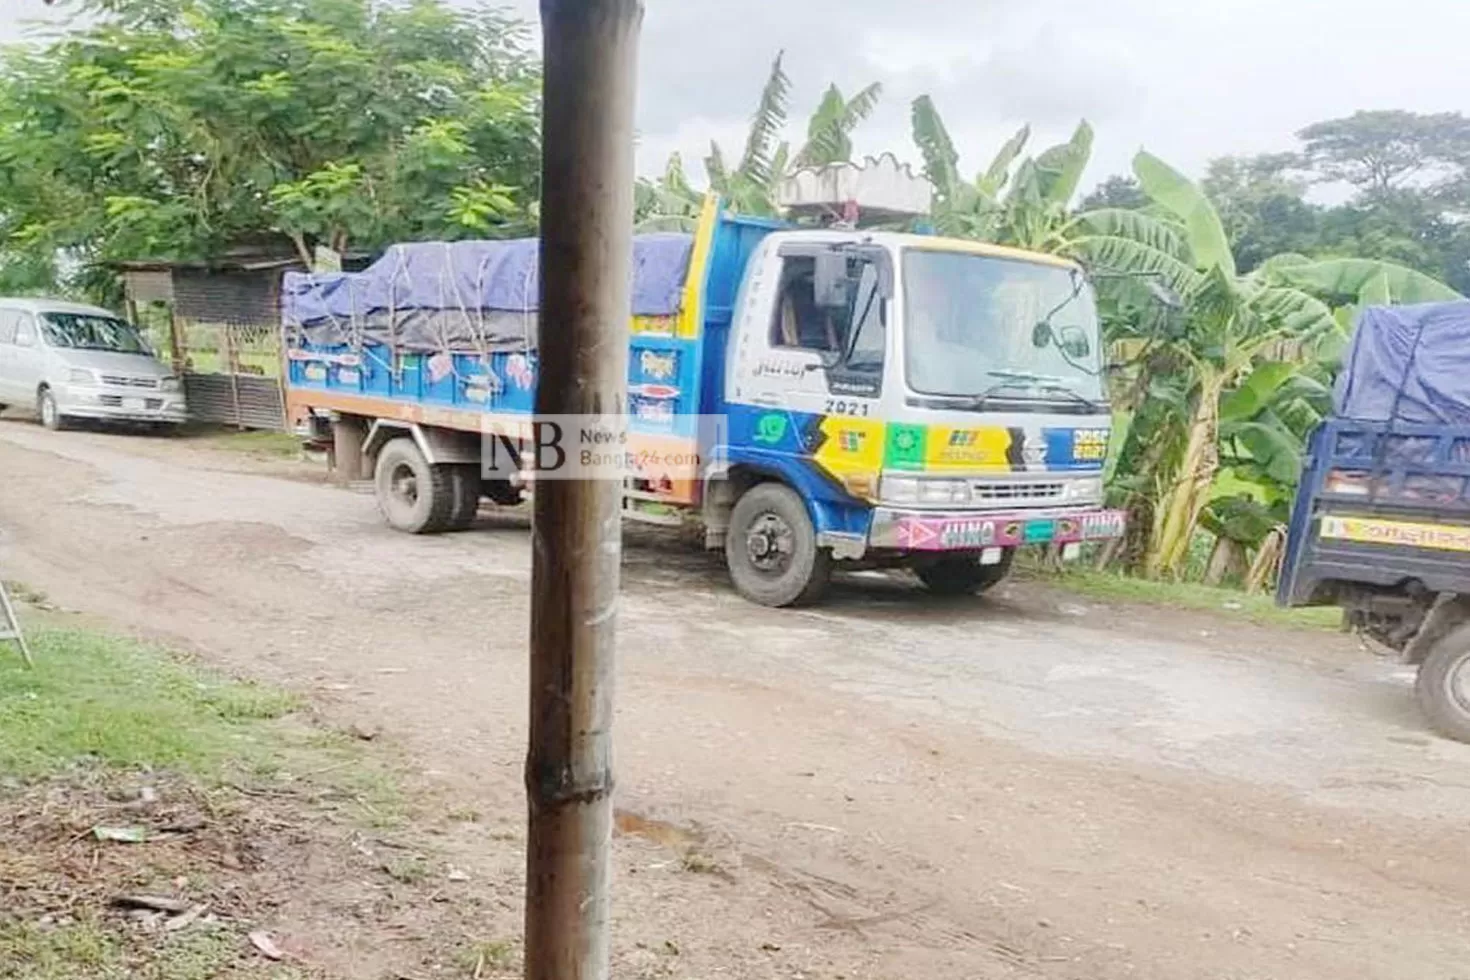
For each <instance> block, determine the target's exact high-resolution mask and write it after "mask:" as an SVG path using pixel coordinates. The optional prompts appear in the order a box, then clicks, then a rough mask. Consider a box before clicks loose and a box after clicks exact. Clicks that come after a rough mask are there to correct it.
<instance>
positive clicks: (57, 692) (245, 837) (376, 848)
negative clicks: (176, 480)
mask: <svg viewBox="0 0 1470 980" xmlns="http://www.w3.org/2000/svg"><path fill="white" fill-rule="evenodd" d="M15 591H16V592H17V593H18V594H19V595H20V597H21V598H22V599H23V600H24V601H25V604H24V605H23V606H22V608H23V610H24V613H23V619H24V620H25V621H26V623H27V625H28V627H29V630H28V632H29V639H30V642H31V646H32V650H33V652H34V654H35V660H36V665H35V667H34V669H27V668H26V667H25V666H24V664H23V662H22V661H21V659H20V657H19V656H18V654H17V652H16V651H15V650H13V649H12V647H11V646H10V645H8V644H0V976H3V977H6V978H7V980H125V978H126V980H132V978H138V980H210V978H216V977H232V978H242V980H304V978H307V977H321V976H328V975H336V973H337V971H336V970H333V969H331V964H333V963H334V962H335V961H336V959H340V955H339V954H338V953H335V952H334V950H340V949H345V948H346V946H347V945H348V944H353V945H354V946H355V948H356V952H355V953H354V954H353V955H366V956H369V957H371V958H378V959H380V960H381V962H382V963H384V964H385V965H386V966H387V968H389V969H392V968H395V967H397V968H401V969H402V971H403V972H404V973H405V974H407V975H412V974H413V972H414V971H416V970H419V969H432V970H434V971H436V972H438V973H439V975H444V976H451V977H453V976H470V975H471V973H470V971H469V970H467V969H466V970H461V969H460V968H459V967H458V966H457V965H456V964H457V963H458V962H459V961H460V960H463V959H464V958H465V956H466V954H465V949H466V948H468V947H469V946H470V945H471V938H469V937H474V936H476V935H482V933H480V932H478V931H477V930H481V929H483V927H484V926H483V923H482V922H474V921H472V920H471V919H465V920H463V921H462V920H461V918H460V916H461V915H462V914H463V915H466V916H473V914H474V910H475V909H476V908H478V907H479V899H470V898H469V897H468V894H469V893H468V892H465V889H466V888H467V887H468V886H465V885H459V886H457V887H459V888H460V890H461V893H462V895H463V896H464V897H465V898H466V900H465V901H464V902H463V903H461V906H459V907H456V906H455V905H450V904H435V903H432V902H429V901H428V896H431V895H432V894H434V893H436V891H437V892H442V891H443V889H444V888H445V887H446V885H445V882H446V880H453V879H446V873H447V872H446V867H447V866H446V864H445V862H444V860H443V858H442V855H439V854H438V853H437V852H436V850H435V847H434V845H433V844H432V842H428V841H426V840H425V839H424V838H423V837H422V836H421V834H418V833H416V832H415V830H416V825H417V822H418V821H419V820H420V819H421V818H420V816H419V814H418V812H417V811H416V810H415V809H414V807H412V806H410V805H409V803H408V801H407V799H406V795H405V793H404V792H403V791H402V790H401V788H400V786H401V784H400V781H399V779H398V776H397V775H396V770H395V768H394V765H393V762H392V760H391V758H385V756H386V753H385V751H384V750H381V749H379V748H377V747H376V746H371V747H369V746H367V745H366V744H365V743H364V742H363V741H362V738H361V737H360V736H355V735H353V734H351V733H339V732H335V731H331V730H325V729H322V728H320V727H317V726H315V725H313V724H311V723H310V721H309V720H308V719H307V718H306V711H305V706H304V705H303V703H302V702H301V701H300V700H299V699H298V698H296V697H294V696H292V695H289V694H286V693H284V692H281V691H279V690H275V689H273V688H269V687H266V686H263V685H259V684H252V683H246V682H240V681H236V680H231V679H229V678H226V677H222V676H220V675H218V674H215V673H213V672H210V671H206V670H203V669H201V668H199V667H198V666H196V665H194V664H192V663H191V662H189V661H188V660H187V659H185V658H181V657H179V656H177V655H175V654H173V653H170V652H169V651H166V650H163V649H160V648H157V647H154V646H152V645H149V644H145V643H139V642H136V641H133V640H128V639H123V638H120V637H117V636H113V635H110V634H108V633H104V632H98V631H97V630H95V629H92V628H88V627H83V626H81V625H79V624H78V623H77V622H75V621H74V620H73V618H72V617H70V616H67V615H65V614H61V613H59V612H56V611H54V610H51V611H47V610H46V606H47V604H46V603H45V602H44V600H43V598H42V597H39V596H38V595H37V594H36V593H34V592H33V591H31V590H28V589H23V588H20V589H16V590H15ZM365 910H370V911H365ZM404 910H410V911H411V913H412V914H413V915H416V916H417V919H416V924H415V929H416V930H417V933H418V934H419V936H420V940H419V941H418V942H417V943H416V944H411V945H410V946H409V947H408V948H404V946H403V945H402V944H400V945H399V947H398V948H392V949H382V948H375V947H383V946H384V945H385V944H386V945H391V942H390V941H389V940H385V939H383V938H382V937H381V936H377V937H375V936H374V932H375V931H380V930H375V928H374V922H375V921H376V922H378V923H384V922H388V921H399V920H401V918H402V916H403V915H404V914H407V913H405V912H404ZM424 910H427V911H424ZM363 915H367V916H368V918H367V919H366V920H363V919H362V918H361V917H362V916H363ZM390 939H391V937H390ZM501 945H502V946H503V947H504V948H503V949H502V950H501V952H500V953H498V954H497V956H496V957H495V958H489V957H487V958H486V963H487V964H488V966H487V965H485V964H481V965H480V966H479V972H477V973H475V974H474V975H476V976H482V977H493V976H496V975H504V968H506V967H507V966H509V965H511V964H512V962H513V960H514V958H515V957H514V955H513V954H514V953H515V947H514V946H513V945H512V944H509V943H504V944H501ZM475 962H476V963H478V962H479V960H478V959H476V961H475ZM490 967H493V969H491V968H490ZM442 971H447V972H442Z"/></svg>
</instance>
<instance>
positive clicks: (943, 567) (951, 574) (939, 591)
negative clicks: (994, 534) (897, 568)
mask: <svg viewBox="0 0 1470 980" xmlns="http://www.w3.org/2000/svg"><path fill="white" fill-rule="evenodd" d="M1014 555H1015V549H1013V548H1007V549H1006V553H1005V557H1003V558H1002V559H1001V560H1000V561H999V562H997V563H996V564H994V565H982V564H980V559H978V558H976V557H973V556H965V557H961V556H957V555H951V556H949V557H947V558H938V559H936V560H934V561H932V562H926V563H924V564H922V565H917V566H915V567H914V574H915V575H917V576H919V581H920V582H923V583H924V588H926V589H928V590H929V591H930V592H932V593H934V594H935V595H947V596H956V595H979V594H980V593H982V592H988V591H990V590H991V589H992V588H994V587H995V586H996V585H999V584H1000V583H1001V582H1002V581H1003V580H1004V579H1005V577H1006V576H1007V575H1009V574H1010V571H1011V561H1012V558H1013V556H1014Z"/></svg>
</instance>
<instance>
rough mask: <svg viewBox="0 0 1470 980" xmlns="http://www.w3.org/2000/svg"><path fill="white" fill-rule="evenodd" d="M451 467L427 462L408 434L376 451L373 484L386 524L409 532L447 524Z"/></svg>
mask: <svg viewBox="0 0 1470 980" xmlns="http://www.w3.org/2000/svg"><path fill="white" fill-rule="evenodd" d="M454 482H455V481H454V475H453V470H452V469H451V468H450V467H448V466H430V465H429V461H428V460H426V459H424V454H423V453H421V452H419V447H418V445H417V444H416V443H415V442H414V441H413V440H412V439H410V438H407V437H400V438H397V439H393V440H391V441H389V443H388V444H387V445H385V446H384V447H383V448H382V450H381V451H380V452H379V453H378V463H377V466H376V468H375V469H374V472H373V487H374V489H375V491H376V493H377V498H378V509H379V510H380V511H382V512H383V518H384V519H385V520H387V522H388V523H389V525H391V526H392V527H395V528H397V529H398V530H400V531H407V532H408V533H409V534H438V533H439V532H440V531H443V530H444V529H446V528H447V527H448V526H449V521H450V518H451V517H452V516H453V515H454V508H455V502H456V501H457V500H461V501H462V500H463V495H462V494H460V495H457V494H456V493H455V492H454Z"/></svg>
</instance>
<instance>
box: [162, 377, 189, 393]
mask: <svg viewBox="0 0 1470 980" xmlns="http://www.w3.org/2000/svg"><path fill="white" fill-rule="evenodd" d="M158 390H159V391H169V392H179V391H183V390H184V388H183V385H181V384H179V379H178V378H175V377H167V378H163V379H161V380H160V381H159V382H158Z"/></svg>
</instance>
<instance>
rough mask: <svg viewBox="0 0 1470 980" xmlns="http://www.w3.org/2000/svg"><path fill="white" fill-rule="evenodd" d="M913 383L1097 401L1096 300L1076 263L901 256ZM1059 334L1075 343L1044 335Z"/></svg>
mask: <svg viewBox="0 0 1470 980" xmlns="http://www.w3.org/2000/svg"><path fill="white" fill-rule="evenodd" d="M903 270H904V312H905V318H906V320H907V324H908V329H907V342H906V345H905V348H906V351H907V373H908V382H909V387H910V388H912V389H913V390H914V391H916V392H919V393H921V394H926V395H955V396H960V397H978V396H986V395H1002V396H1004V397H1005V398H1007V399H1008V400H1023V401H1033V400H1034V401H1044V402H1051V401H1056V400H1057V399H1058V396H1061V397H1062V398H1064V399H1065V398H1081V399H1086V400H1088V401H1093V402H1096V401H1101V400H1102V398H1103V389H1102V381H1101V377H1100V375H1101V371H1100V358H1099V356H1098V347H1099V346H1100V344H1099V338H1098V316H1097V304H1096V303H1095V301H1094V299H1093V293H1092V288H1091V287H1090V286H1089V285H1088V284H1087V281H1086V279H1085V278H1084V277H1083V276H1082V273H1081V272H1080V271H1079V270H1074V269H1069V268H1066V267H1062V266H1054V265H1043V264H1041V263H1037V262H1026V261H1019V260H1015V259H1007V258H997V257H992V256H987V255H972V254H967V253H961V252H939V251H926V250H920V249H909V250H908V251H907V252H906V253H905V255H904V260H903ZM1043 322H1044V323H1045V325H1046V328H1048V329H1046V330H1045V331H1043V332H1042V334H1041V336H1042V337H1062V338H1069V339H1070V340H1072V341H1080V342H1082V343H1081V346H1080V347H1078V346H1077V345H1076V344H1075V343H1074V344H1073V345H1072V351H1073V352H1070V353H1069V351H1068V345H1067V344H1065V343H1056V342H1048V341H1045V340H1042V341H1040V342H1039V341H1038V332H1037V330H1038V325H1039V324H1042V323H1043Z"/></svg>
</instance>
